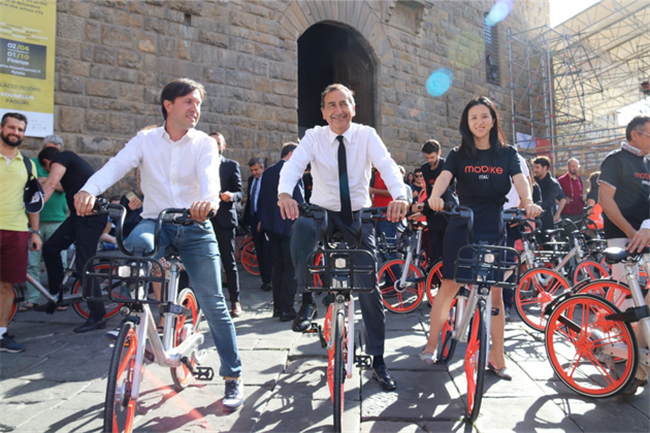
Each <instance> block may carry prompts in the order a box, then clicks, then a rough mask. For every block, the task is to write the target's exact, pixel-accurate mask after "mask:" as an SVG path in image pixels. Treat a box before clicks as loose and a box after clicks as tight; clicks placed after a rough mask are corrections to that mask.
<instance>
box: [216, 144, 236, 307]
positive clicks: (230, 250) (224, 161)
mask: <svg viewBox="0 0 650 433" xmlns="http://www.w3.org/2000/svg"><path fill="white" fill-rule="evenodd" d="M210 137H212V138H214V139H215V140H216V141H217V146H218V148H219V155H221V165H220V166H219V178H220V180H221V194H220V198H221V202H220V203H219V210H218V211H217V215H216V216H215V217H214V218H212V220H211V222H212V227H214V233H215V235H216V236H217V243H218V244H219V254H221V263H222V264H223V269H224V271H225V272H226V278H227V279H228V292H230V303H231V305H232V310H231V311H230V314H231V315H232V316H233V317H239V316H241V314H242V308H241V302H239V274H238V273H237V262H236V261H235V228H236V227H237V209H236V208H235V206H234V204H235V203H236V202H238V201H241V200H242V199H243V198H244V189H243V188H242V183H241V171H240V170H239V163H238V162H237V161H233V160H231V159H228V158H224V157H223V151H224V149H225V148H226V140H225V139H224V138H223V135H222V134H221V133H220V132H217V131H215V132H213V133H211V134H210Z"/></svg>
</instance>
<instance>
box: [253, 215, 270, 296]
mask: <svg viewBox="0 0 650 433" xmlns="http://www.w3.org/2000/svg"><path fill="white" fill-rule="evenodd" d="M259 217H260V214H259V213H256V214H255V215H253V216H252V217H251V234H252V236H253V243H254V244H255V254H256V255H257V265H258V266H259V269H260V277H261V278H262V282H263V283H266V284H270V283H271V267H272V264H271V249H270V246H269V241H268V240H266V236H265V235H264V232H258V231H257V225H258V224H259V222H260V220H259Z"/></svg>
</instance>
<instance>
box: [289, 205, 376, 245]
mask: <svg viewBox="0 0 650 433" xmlns="http://www.w3.org/2000/svg"><path fill="white" fill-rule="evenodd" d="M298 210H299V211H300V215H302V216H304V217H307V218H313V219H314V220H317V221H321V240H322V242H323V245H324V246H326V247H327V246H330V243H329V241H328V239H327V227H328V219H327V209H325V208H322V207H320V206H318V205H315V204H308V203H301V204H299V205H298ZM385 214H386V207H371V208H363V209H361V210H359V213H358V215H357V218H356V220H355V221H354V224H355V244H354V248H353V249H357V248H358V247H359V245H360V244H361V228H362V225H363V223H366V222H372V221H374V220H377V219H379V218H381V217H383V216H384V215H385Z"/></svg>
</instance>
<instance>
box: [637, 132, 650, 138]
mask: <svg viewBox="0 0 650 433" xmlns="http://www.w3.org/2000/svg"><path fill="white" fill-rule="evenodd" d="M637 132H638V133H639V134H643V135H647V136H648V137H650V134H648V133H647V132H645V131H637Z"/></svg>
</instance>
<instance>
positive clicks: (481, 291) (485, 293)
mask: <svg viewBox="0 0 650 433" xmlns="http://www.w3.org/2000/svg"><path fill="white" fill-rule="evenodd" d="M468 291H469V298H468V297H467V292H468ZM465 299H467V305H465ZM479 299H483V300H484V302H485V311H486V313H485V315H486V317H484V319H485V322H486V323H485V326H486V327H487V328H486V329H487V336H488V350H487V351H486V353H485V356H486V358H487V356H488V354H489V352H490V350H489V347H490V328H491V320H490V319H491V317H492V316H491V313H487V312H491V311H492V296H490V287H489V286H485V285H483V284H479V285H477V287H475V288H474V290H468V289H466V288H465V287H461V289H460V293H459V295H458V296H457V300H456V323H457V324H458V325H457V327H456V329H455V330H454V333H453V335H452V338H453V339H455V340H457V341H459V342H461V343H467V340H468V337H469V336H468V332H467V329H468V328H469V321H470V320H471V319H472V317H474V311H476V306H477V305H478V301H479Z"/></svg>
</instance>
